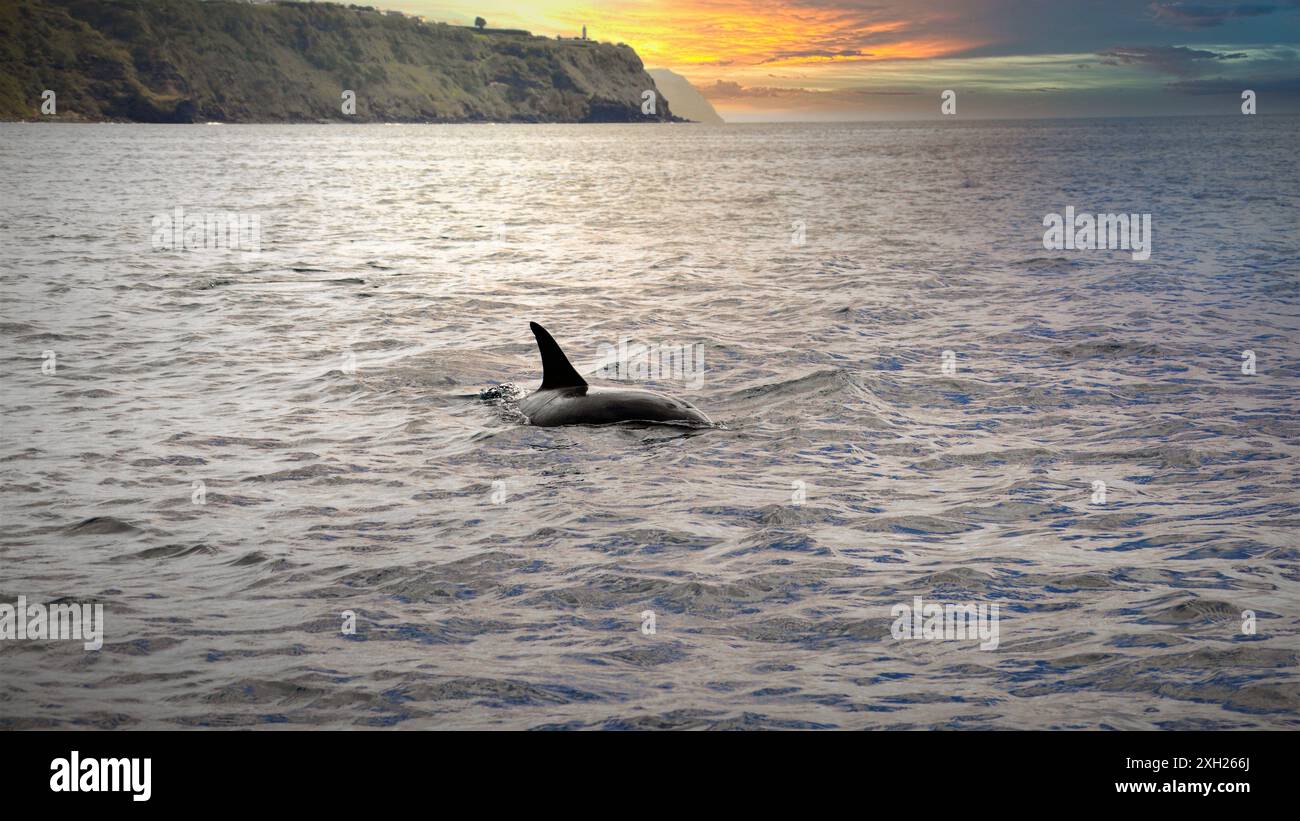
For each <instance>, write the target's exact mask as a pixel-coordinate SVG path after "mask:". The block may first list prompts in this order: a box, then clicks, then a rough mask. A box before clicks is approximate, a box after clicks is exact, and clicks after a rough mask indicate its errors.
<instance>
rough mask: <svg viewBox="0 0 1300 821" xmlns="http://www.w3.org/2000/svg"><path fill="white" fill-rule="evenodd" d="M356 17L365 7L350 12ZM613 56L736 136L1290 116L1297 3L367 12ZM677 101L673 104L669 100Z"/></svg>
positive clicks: (901, 0)
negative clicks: (947, 119)
mask: <svg viewBox="0 0 1300 821" xmlns="http://www.w3.org/2000/svg"><path fill="white" fill-rule="evenodd" d="M357 1H358V2H359V1H360V0H357ZM369 2H372V3H373V4H374V5H377V6H379V7H380V8H385V9H397V10H401V11H406V12H410V13H414V14H419V15H422V16H424V17H425V18H426V19H428V20H437V21H444V22H449V23H462V24H469V23H471V22H472V21H473V19H474V18H475V17H476V16H482V17H484V18H485V19H486V20H487V21H488V25H489V26H494V27H503V28H524V29H528V30H530V31H532V32H533V33H535V34H543V35H547V36H553V35H556V34H563V35H566V36H569V35H577V34H578V33H580V32H581V29H582V26H583V25H584V24H585V25H586V26H587V29H588V34H589V36H590V37H592V38H593V39H597V40H602V41H607V42H612V43H618V42H625V43H627V44H628V45H630V46H632V47H633V48H634V49H636V51H637V53H638V54H639V55H640V56H641V59H642V61H643V62H644V63H645V65H646V67H647V68H667V69H671V70H672V71H675V72H677V73H678V74H681V75H683V76H685V77H686V78H687V79H689V80H690V81H691V82H692V83H693V84H694V85H695V86H696V87H697V88H699V89H700V90H701V91H702V92H703V93H704V95H705V96H706V97H708V98H709V100H710V102H712V103H713V105H714V107H715V108H716V109H717V110H718V112H719V113H720V114H722V116H723V117H724V118H726V119H727V120H728V121H730V122H737V121H770V120H803V121H808V120H891V119H924V118H937V117H939V116H942V115H941V113H940V106H941V96H942V95H943V92H944V91H947V90H951V91H953V92H954V94H955V103H956V107H957V113H958V114H959V115H962V116H963V117H974V118H983V117H1090V116H1138V115H1152V114H1162V115H1178V114H1223V115H1229V114H1234V115H1239V114H1240V113H1241V106H1242V92H1243V91H1245V90H1247V89H1249V90H1251V91H1254V92H1255V104H1256V110H1257V111H1258V112H1259V113H1260V114H1266V113H1297V112H1300V0H1273V1H1272V2H1230V1H1229V0H1204V1H1203V2H1173V1H1171V0H1154V1H1152V0H946V1H944V2H939V1H938V0H797V1H796V2H776V1H772V2H765V1H764V0H576V1H571V0H518V1H517V2H502V1H501V0H473V1H472V2H471V1H469V0H388V1H387V2H384V0H369ZM669 102H670V104H671V100H670V101H669Z"/></svg>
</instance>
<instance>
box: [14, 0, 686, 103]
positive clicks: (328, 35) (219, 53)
mask: <svg viewBox="0 0 1300 821" xmlns="http://www.w3.org/2000/svg"><path fill="white" fill-rule="evenodd" d="M0 29H4V30H5V31H7V32H9V34H8V35H6V40H7V41H8V42H6V43H5V45H4V48H3V49H0V120H61V121H122V122H150V123H191V122H229V123H294V122H528V123H592V122H668V121H673V120H677V119H679V118H678V117H675V116H674V114H673V112H672V111H671V109H670V107H669V102H668V100H667V99H666V98H665V97H664V96H663V94H662V93H661V92H660V90H659V89H658V88H657V87H656V85H655V81H654V79H653V78H652V77H651V76H650V74H649V73H647V72H646V70H645V68H644V66H643V65H642V64H641V59H640V58H639V57H638V56H637V54H636V52H635V51H633V50H632V48H631V47H630V46H627V45H625V44H623V43H619V44H617V45H612V44H608V43H599V42H596V41H595V40H588V39H587V36H586V28H585V27H584V28H583V32H582V36H581V37H560V38H547V37H540V36H534V35H533V34H530V33H529V32H527V31H521V30H514V29H493V28H490V27H488V25H487V21H486V20H483V19H482V18H479V19H477V20H476V21H475V25H474V26H456V25H450V24H447V23H435V22H428V21H425V20H423V19H422V18H419V17H415V16H412V15H407V14H402V13H400V12H385V11H379V10H377V9H375V8H373V7H370V6H345V5H338V4H333V3H304V2H268V3H250V2H241V1H239V0H207V1H206V2H202V1H201V0H96V1H95V2H88V1H87V0H12V2H6V3H4V4H2V5H0Z"/></svg>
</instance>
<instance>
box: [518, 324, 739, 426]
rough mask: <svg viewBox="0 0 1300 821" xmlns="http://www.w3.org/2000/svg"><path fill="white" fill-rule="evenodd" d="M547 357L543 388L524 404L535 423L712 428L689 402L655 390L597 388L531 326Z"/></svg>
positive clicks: (540, 330) (547, 337) (547, 336)
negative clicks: (652, 424)
mask: <svg viewBox="0 0 1300 821" xmlns="http://www.w3.org/2000/svg"><path fill="white" fill-rule="evenodd" d="M528 325H529V327H531V328H532V329H533V336H535V337H537V350H538V351H539V352H540V353H541V355H542V384H541V386H540V387H539V388H538V389H537V390H535V391H533V392H532V393H530V394H528V396H526V397H524V398H523V399H522V400H521V401H520V402H519V410H520V411H522V412H523V414H524V416H526V417H528V423H529V424H530V425H539V426H542V427H554V426H556V425H608V424H611V423H614V422H664V423H668V424H677V425H712V424H713V422H711V421H710V420H709V417H707V416H705V415H704V413H703V412H701V411H700V409H699V408H697V407H695V406H694V405H692V404H691V403H690V402H685V401H683V400H681V399H676V398H674V397H671V396H665V395H664V394H662V393H655V392H654V391H641V390H632V389H624V388H593V387H591V386H589V385H588V384H587V383H586V381H585V380H584V379H583V378H582V377H581V376H579V375H578V372H577V371H576V370H574V368H573V365H572V364H570V363H569V359H568V357H566V356H565V355H564V351H562V350H560V346H559V345H557V344H556V342H555V340H554V339H552V338H551V335H550V334H549V333H547V331H546V329H545V328H543V327H542V326H541V325H538V324H537V323H536V322H530V323H528Z"/></svg>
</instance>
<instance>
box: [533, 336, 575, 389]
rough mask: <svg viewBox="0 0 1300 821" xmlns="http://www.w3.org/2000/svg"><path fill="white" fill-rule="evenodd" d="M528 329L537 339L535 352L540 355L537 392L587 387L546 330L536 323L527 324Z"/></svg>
mask: <svg viewBox="0 0 1300 821" xmlns="http://www.w3.org/2000/svg"><path fill="white" fill-rule="evenodd" d="M528 327H530V328H532V329H533V336H535V337H537V350H538V351H539V352H540V353H541V355H542V386H541V387H540V388H538V390H539V391H546V390H551V389H552V388H585V387H587V383H586V381H584V380H583V378H582V377H581V376H579V375H578V372H577V371H576V370H574V369H573V365H571V364H570V363H569V358H568V357H567V356H565V355H564V351H562V350H560V346H559V345H557V344H556V343H555V340H554V339H552V338H551V335H550V334H549V333H547V332H546V329H545V328H543V327H542V326H541V325H538V324H537V323H536V322H529V323H528Z"/></svg>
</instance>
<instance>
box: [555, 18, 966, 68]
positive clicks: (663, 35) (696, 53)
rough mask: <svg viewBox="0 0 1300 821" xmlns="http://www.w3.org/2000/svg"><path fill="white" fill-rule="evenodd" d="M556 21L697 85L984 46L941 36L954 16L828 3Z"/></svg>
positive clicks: (964, 38) (949, 52)
mask: <svg viewBox="0 0 1300 821" xmlns="http://www.w3.org/2000/svg"><path fill="white" fill-rule="evenodd" d="M551 16H552V17H553V18H554V19H556V20H558V21H563V22H564V23H566V24H568V25H569V26H570V27H572V28H574V29H577V28H579V27H580V26H582V25H583V24H586V25H588V26H589V28H590V30H591V31H592V32H593V34H594V35H596V36H599V37H600V38H601V39H607V40H609V39H612V40H621V41H625V42H628V43H630V44H632V45H633V46H634V47H635V48H636V49H637V53H639V54H640V55H641V58H642V60H643V61H644V62H645V63H646V65H651V66H663V67H666V68H672V69H674V70H678V71H682V72H683V73H685V74H687V75H688V76H690V77H691V78H692V79H699V80H702V81H706V82H707V81H709V80H712V79H716V78H719V77H722V76H724V74H725V76H727V77H737V76H739V77H742V78H743V76H744V75H745V74H746V73H749V72H762V71H767V70H769V69H771V68H774V67H778V68H791V67H807V68H809V69H811V70H814V71H815V70H816V69H817V67H818V66H820V65H826V64H832V63H833V64H842V63H846V62H849V63H852V62H871V61H879V60H900V59H920V58H927V57H942V56H946V55H950V54H956V53H959V52H962V51H965V50H968V49H971V48H974V47H976V46H979V45H983V44H984V41H981V40H976V39H973V38H969V37H952V36H944V35H936V34H933V33H931V32H930V29H931V28H932V24H934V23H945V22H951V13H950V12H942V11H936V10H934V9H927V10H925V11H920V10H915V11H914V10H910V9H909V8H908V6H907V5H900V6H898V7H892V8H885V7H882V6H875V5H872V6H870V7H868V8H854V7H851V6H841V5H837V4H835V3H833V2H825V0H803V2H793V3H770V2H761V0H666V1H665V0H657V1H656V2H647V1H646V0H632V2H629V1H628V0H620V2H616V3H615V2H610V3H603V2H595V3H592V4H590V5H586V6H578V7H574V6H569V7H567V8H565V9H564V10H562V11H560V10H556V11H554V12H552V14H551Z"/></svg>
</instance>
